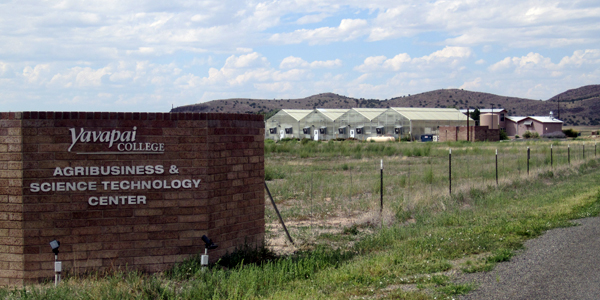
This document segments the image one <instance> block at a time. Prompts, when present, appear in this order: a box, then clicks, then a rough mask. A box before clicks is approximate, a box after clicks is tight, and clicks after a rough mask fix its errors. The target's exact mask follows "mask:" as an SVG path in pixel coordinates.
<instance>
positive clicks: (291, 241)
mask: <svg viewBox="0 0 600 300" xmlns="http://www.w3.org/2000/svg"><path fill="white" fill-rule="evenodd" d="M265 189H267V194H269V198H270V199H271V203H272V204H273V208H275V212H276V213H277V216H278V217H279V222H281V225H282V226H283V230H285V234H286V235H287V237H288V239H289V240H290V243H292V244H293V245H295V244H294V241H293V240H292V236H290V233H289V232H288V230H287V227H285V223H283V218H281V214H280V213H279V209H277V205H275V200H273V196H271V191H269V187H268V186H267V182H266V181H265Z"/></svg>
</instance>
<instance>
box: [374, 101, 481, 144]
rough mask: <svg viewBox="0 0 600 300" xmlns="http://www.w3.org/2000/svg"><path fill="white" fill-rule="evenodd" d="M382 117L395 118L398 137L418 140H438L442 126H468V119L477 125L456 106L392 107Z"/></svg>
mask: <svg viewBox="0 0 600 300" xmlns="http://www.w3.org/2000/svg"><path fill="white" fill-rule="evenodd" d="M380 118H386V119H388V120H390V119H392V120H393V119H395V120H394V125H393V127H394V131H395V136H396V137H408V138H410V139H411V140H416V141H423V138H427V139H429V138H433V140H437V139H436V138H437V136H439V130H438V129H439V127H440V126H467V120H469V121H470V122H471V124H470V125H471V126H472V125H475V123H473V120H472V119H470V118H468V117H467V116H466V115H464V114H462V113H461V112H460V111H459V110H458V109H454V108H426V107H425V108H416V107H392V108H390V109H389V110H388V111H387V112H386V113H385V114H384V115H382V116H380ZM390 129H391V128H390Z"/></svg>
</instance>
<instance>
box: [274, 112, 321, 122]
mask: <svg viewBox="0 0 600 300" xmlns="http://www.w3.org/2000/svg"><path fill="white" fill-rule="evenodd" d="M312 111H313V110H312V109H282V110H280V111H278V112H277V115H279V114H287V115H289V116H290V117H292V118H294V119H295V120H296V121H300V120H302V119H304V117H306V116H308V114H310V113H311V112H312Z"/></svg>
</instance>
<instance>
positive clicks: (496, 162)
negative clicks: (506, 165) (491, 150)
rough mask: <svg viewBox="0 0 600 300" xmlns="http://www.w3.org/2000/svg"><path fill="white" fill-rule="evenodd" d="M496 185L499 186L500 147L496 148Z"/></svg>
mask: <svg viewBox="0 0 600 300" xmlns="http://www.w3.org/2000/svg"><path fill="white" fill-rule="evenodd" d="M496 187H498V149H496Z"/></svg>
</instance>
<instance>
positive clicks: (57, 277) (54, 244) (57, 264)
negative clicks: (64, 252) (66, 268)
mask: <svg viewBox="0 0 600 300" xmlns="http://www.w3.org/2000/svg"><path fill="white" fill-rule="evenodd" d="M50 247H51V248H52V252H54V286H57V285H58V283H59V282H60V273H61V272H62V262H60V261H58V248H59V247H60V242H59V241H57V240H52V241H51V242H50Z"/></svg>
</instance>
